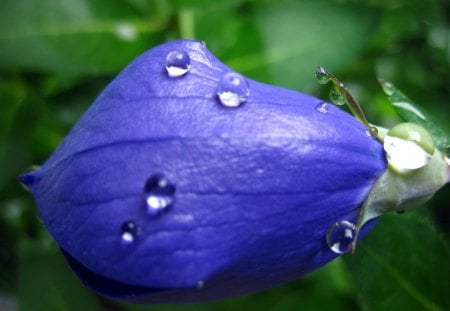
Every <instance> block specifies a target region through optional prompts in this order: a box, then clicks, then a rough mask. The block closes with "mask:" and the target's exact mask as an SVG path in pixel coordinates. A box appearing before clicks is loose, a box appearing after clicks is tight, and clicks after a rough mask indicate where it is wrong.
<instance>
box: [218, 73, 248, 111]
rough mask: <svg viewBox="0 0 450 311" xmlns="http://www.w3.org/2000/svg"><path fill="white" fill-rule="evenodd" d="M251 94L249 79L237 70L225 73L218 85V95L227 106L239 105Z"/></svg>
mask: <svg viewBox="0 0 450 311" xmlns="http://www.w3.org/2000/svg"><path fill="white" fill-rule="evenodd" d="M249 94H250V88H249V86H248V82H247V79H245V78H244V76H242V75H241V74H239V73H236V72H228V73H226V74H224V75H223V76H222V78H221V79H220V81H219V85H218V86H217V96H218V97H219V100H220V103H221V104H222V105H223V106H225V107H239V106H240V105H242V104H243V103H245V102H246V101H247V98H248V95H249Z"/></svg>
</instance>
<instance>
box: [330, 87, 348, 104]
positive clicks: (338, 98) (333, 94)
mask: <svg viewBox="0 0 450 311" xmlns="http://www.w3.org/2000/svg"><path fill="white" fill-rule="evenodd" d="M330 100H331V102H332V103H333V104H335V105H339V106H342V105H344V104H345V98H344V95H342V93H341V92H340V91H339V90H338V89H337V88H336V87H333V88H332V89H331V90H330Z"/></svg>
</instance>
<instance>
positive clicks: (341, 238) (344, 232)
mask: <svg viewBox="0 0 450 311" xmlns="http://www.w3.org/2000/svg"><path fill="white" fill-rule="evenodd" d="M355 235H356V229H355V225H354V224H352V223H351V222H349V221H346V220H344V221H339V222H337V223H335V224H333V225H332V226H331V227H330V228H329V229H328V232H327V236H326V240H327V244H328V247H329V248H330V249H331V250H332V251H333V252H335V253H336V254H344V253H347V252H350V251H351V250H352V244H353V240H354V239H355Z"/></svg>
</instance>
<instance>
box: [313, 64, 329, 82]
mask: <svg viewBox="0 0 450 311" xmlns="http://www.w3.org/2000/svg"><path fill="white" fill-rule="evenodd" d="M316 79H317V82H319V83H320V84H327V83H328V82H329V81H330V76H329V75H328V73H327V72H326V71H325V69H323V68H322V67H317V69H316Z"/></svg>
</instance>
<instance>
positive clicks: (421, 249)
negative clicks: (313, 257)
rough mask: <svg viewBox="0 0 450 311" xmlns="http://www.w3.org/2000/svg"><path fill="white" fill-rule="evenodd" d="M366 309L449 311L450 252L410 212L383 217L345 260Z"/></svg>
mask: <svg viewBox="0 0 450 311" xmlns="http://www.w3.org/2000/svg"><path fill="white" fill-rule="evenodd" d="M345 261H346V263H347V264H348V266H349V268H350V270H351V272H352V275H353V279H354V280H355V282H356V284H355V285H356V286H357V287H358V288H359V295H360V299H361V303H362V305H363V307H364V309H365V310H449V308H450V295H449V294H448V293H449V292H450V283H449V282H448V277H449V275H450V266H449V264H448V263H449V262H450V251H449V248H448V245H447V244H446V243H445V242H444V240H443V239H442V238H441V236H440V235H439V233H438V232H437V231H436V230H435V229H434V228H433V227H432V225H431V224H429V223H428V222H427V221H426V220H424V219H423V218H420V217H419V216H417V215H415V214H413V213H412V214H410V215H407V214H405V215H392V214H391V215H385V216H383V218H382V219H381V220H380V222H379V223H378V225H377V226H376V227H375V229H374V230H373V231H372V232H371V233H370V234H369V235H368V236H367V237H366V238H365V239H364V241H362V242H361V243H360V244H358V246H357V249H356V253H355V254H353V255H347V256H345Z"/></svg>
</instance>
